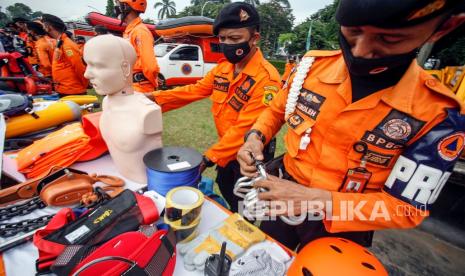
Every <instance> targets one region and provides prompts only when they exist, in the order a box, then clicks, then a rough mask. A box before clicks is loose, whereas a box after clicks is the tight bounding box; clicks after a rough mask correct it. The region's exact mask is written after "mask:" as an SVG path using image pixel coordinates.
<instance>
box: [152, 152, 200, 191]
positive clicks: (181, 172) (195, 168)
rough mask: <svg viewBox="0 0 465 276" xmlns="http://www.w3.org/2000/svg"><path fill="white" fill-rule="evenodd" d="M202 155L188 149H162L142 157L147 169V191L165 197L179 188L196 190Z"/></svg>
mask: <svg viewBox="0 0 465 276" xmlns="http://www.w3.org/2000/svg"><path fill="white" fill-rule="evenodd" d="M201 162H202V155H201V154H200V153H199V152H198V151H196V150H194V149H190V148H183V147H164V148H160V149H156V150H153V151H150V152H148V153H147V154H146V155H145V156H144V163H145V166H146V167H147V180H148V183H147V186H148V190H151V191H155V192H157V193H159V194H160V195H162V196H165V195H166V194H167V193H168V192H169V191H170V190H171V189H174V188H176V187H179V186H189V187H194V188H197V186H198V184H199V181H200V172H199V166H200V163H201Z"/></svg>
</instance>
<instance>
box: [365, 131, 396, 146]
mask: <svg viewBox="0 0 465 276" xmlns="http://www.w3.org/2000/svg"><path fill="white" fill-rule="evenodd" d="M362 141H364V142H367V143H368V144H371V145H373V146H377V147H379V148H382V149H401V148H404V147H405V144H404V143H400V142H397V141H394V140H391V139H389V138H387V137H384V135H383V136H380V135H378V134H377V133H374V132H372V131H366V132H365V134H364V135H363V137H362Z"/></svg>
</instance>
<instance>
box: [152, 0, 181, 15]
mask: <svg viewBox="0 0 465 276" xmlns="http://www.w3.org/2000/svg"><path fill="white" fill-rule="evenodd" d="M153 7H154V8H155V9H158V8H160V10H159V11H158V19H163V18H168V17H170V16H173V15H175V14H176V3H174V1H170V0H161V1H160V2H156V3H155V5H154V6H153Z"/></svg>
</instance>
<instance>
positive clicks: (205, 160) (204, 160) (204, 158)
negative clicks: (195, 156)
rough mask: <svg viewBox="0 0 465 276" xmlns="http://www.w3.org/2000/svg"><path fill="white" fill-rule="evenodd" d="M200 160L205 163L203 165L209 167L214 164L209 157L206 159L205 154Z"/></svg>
mask: <svg viewBox="0 0 465 276" xmlns="http://www.w3.org/2000/svg"><path fill="white" fill-rule="evenodd" d="M202 160H203V163H205V166H206V167H207V168H211V167H213V166H215V163H214V162H213V161H211V160H210V159H208V158H207V157H206V156H205V155H204V156H203V157H202Z"/></svg>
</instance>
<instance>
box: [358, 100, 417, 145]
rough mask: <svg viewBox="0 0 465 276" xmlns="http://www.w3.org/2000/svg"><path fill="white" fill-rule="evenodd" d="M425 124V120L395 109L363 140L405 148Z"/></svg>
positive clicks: (374, 143) (366, 134)
mask: <svg viewBox="0 0 465 276" xmlns="http://www.w3.org/2000/svg"><path fill="white" fill-rule="evenodd" d="M424 125H425V122H424V121H420V120H418V119H415V118H413V117H412V116H410V115H407V114H405V113H403V112H400V111H398V110H394V109H393V110H391V112H389V114H388V115H387V116H386V117H384V119H383V120H382V121H381V123H379V124H378V125H377V126H376V128H375V129H374V130H373V131H367V132H366V133H365V135H364V136H363V138H362V141H364V142H367V143H369V144H372V145H374V146H377V147H380V148H383V149H398V148H403V147H404V146H405V144H406V143H407V142H408V141H410V139H412V138H413V137H414V136H415V135H416V134H417V133H418V131H420V129H421V128H422V127H423V126H424Z"/></svg>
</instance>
